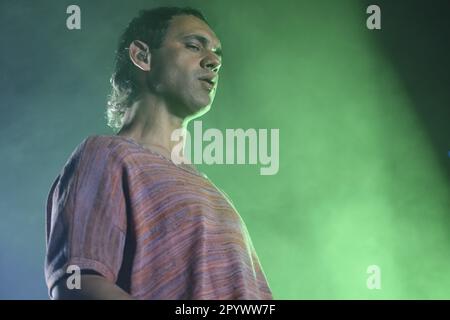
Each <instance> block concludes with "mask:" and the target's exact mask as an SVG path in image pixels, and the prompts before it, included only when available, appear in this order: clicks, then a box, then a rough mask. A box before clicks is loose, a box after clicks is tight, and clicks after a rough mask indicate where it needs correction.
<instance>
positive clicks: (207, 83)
mask: <svg viewBox="0 0 450 320" xmlns="http://www.w3.org/2000/svg"><path fill="white" fill-rule="evenodd" d="M199 80H200V82H201V83H202V86H203V87H204V88H205V89H206V90H208V91H210V92H211V91H212V90H213V89H214V87H215V85H216V84H215V83H214V82H213V81H211V80H208V79H199Z"/></svg>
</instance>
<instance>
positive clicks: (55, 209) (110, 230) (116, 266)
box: [45, 136, 272, 299]
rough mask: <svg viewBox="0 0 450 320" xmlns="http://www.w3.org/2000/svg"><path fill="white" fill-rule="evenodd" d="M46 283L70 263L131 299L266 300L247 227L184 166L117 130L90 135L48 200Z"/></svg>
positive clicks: (269, 296)
mask: <svg viewBox="0 0 450 320" xmlns="http://www.w3.org/2000/svg"><path fill="white" fill-rule="evenodd" d="M46 231H47V232H46V234H47V251H46V261H45V277H46V282H47V286H48V288H49V290H51V288H52V287H53V286H54V285H55V283H56V282H57V281H58V280H59V279H61V278H62V277H64V276H65V275H67V274H68V269H67V268H68V267H69V266H70V265H76V266H78V267H79V268H80V269H81V270H93V271H95V272H98V273H100V274H101V275H102V276H104V277H105V278H106V279H108V280H109V281H111V282H113V283H115V284H117V285H118V286H119V287H121V288H122V289H123V290H125V291H126V292H128V293H129V294H130V295H132V296H133V297H135V298H137V299H272V294H271V290H270V288H269V286H268V283H267V280H266V277H265V275H264V272H263V270H262V268H261V265H260V262H259V260H258V257H257V255H256V252H255V249H254V247H253V244H252V241H251V239H250V237H249V234H248V231H247V228H246V226H245V224H244V222H243V221H242V219H241V217H240V216H239V214H238V213H237V211H236V210H235V208H234V207H233V205H232V203H231V202H230V201H229V200H228V198H227V197H226V196H225V195H224V194H223V193H222V192H221V191H219V190H218V189H217V188H216V187H215V186H214V185H213V184H212V183H211V182H210V181H209V180H208V179H207V178H206V177H205V176H204V175H202V174H201V173H199V172H198V171H197V170H195V169H194V168H193V167H191V166H189V167H188V166H177V165H175V164H174V163H173V162H171V161H170V159H168V158H166V157H164V156H162V154H161V153H158V152H156V151H155V150H150V149H148V148H144V147H143V146H141V145H139V144H138V143H137V142H135V141H134V140H132V139H129V138H125V137H121V136H91V137H88V138H87V139H85V140H84V141H83V142H82V143H81V144H80V145H79V146H78V147H77V148H76V149H75V151H74V152H73V153H72V155H71V156H70V158H69V160H68V161H67V163H66V164H65V166H64V168H63V169H62V171H61V173H60V174H59V175H58V177H57V178H56V180H55V182H54V183H53V185H52V187H51V190H50V193H49V196H48V201H47V229H46Z"/></svg>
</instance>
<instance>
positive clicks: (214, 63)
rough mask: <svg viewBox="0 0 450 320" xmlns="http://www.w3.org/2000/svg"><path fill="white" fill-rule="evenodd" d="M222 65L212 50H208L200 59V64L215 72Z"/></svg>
mask: <svg viewBox="0 0 450 320" xmlns="http://www.w3.org/2000/svg"><path fill="white" fill-rule="evenodd" d="M221 65H222V62H221V59H220V58H219V57H218V56H217V54H215V53H214V52H209V53H208V54H207V55H205V57H204V58H203V59H202V61H201V66H202V68H204V69H208V70H210V71H213V72H215V73H217V72H219V69H220V67H221Z"/></svg>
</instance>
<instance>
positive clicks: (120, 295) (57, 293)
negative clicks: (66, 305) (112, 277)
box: [51, 274, 133, 300]
mask: <svg viewBox="0 0 450 320" xmlns="http://www.w3.org/2000/svg"><path fill="white" fill-rule="evenodd" d="M51 296H52V299H54V300H66V299H67V300H133V297H132V296H130V295H129V294H128V293H126V292H125V291H123V290H122V289H121V288H120V287H118V286H117V285H115V284H114V283H111V282H109V281H108V280H106V279H105V278H104V277H102V276H100V275H95V274H82V275H81V289H72V290H70V289H68V288H67V285H66V278H62V279H61V280H59V281H58V282H57V283H56V285H55V286H54V287H53V289H52V292H51Z"/></svg>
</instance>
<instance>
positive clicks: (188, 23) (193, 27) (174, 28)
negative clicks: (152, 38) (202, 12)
mask: <svg viewBox="0 0 450 320" xmlns="http://www.w3.org/2000/svg"><path fill="white" fill-rule="evenodd" d="M193 34H196V35H199V36H203V37H204V38H206V39H207V40H208V41H209V42H210V43H211V46H212V47H214V48H220V47H221V44H220V40H219V38H217V36H216V34H215V33H214V31H213V30H211V28H210V27H209V26H208V25H207V24H206V23H205V22H204V21H203V20H201V19H199V18H197V17H195V16H192V15H180V16H175V17H173V18H172V20H171V21H170V24H169V27H168V28H167V31H166V36H165V38H166V39H167V40H169V39H181V38H183V37H185V36H188V35H193Z"/></svg>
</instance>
